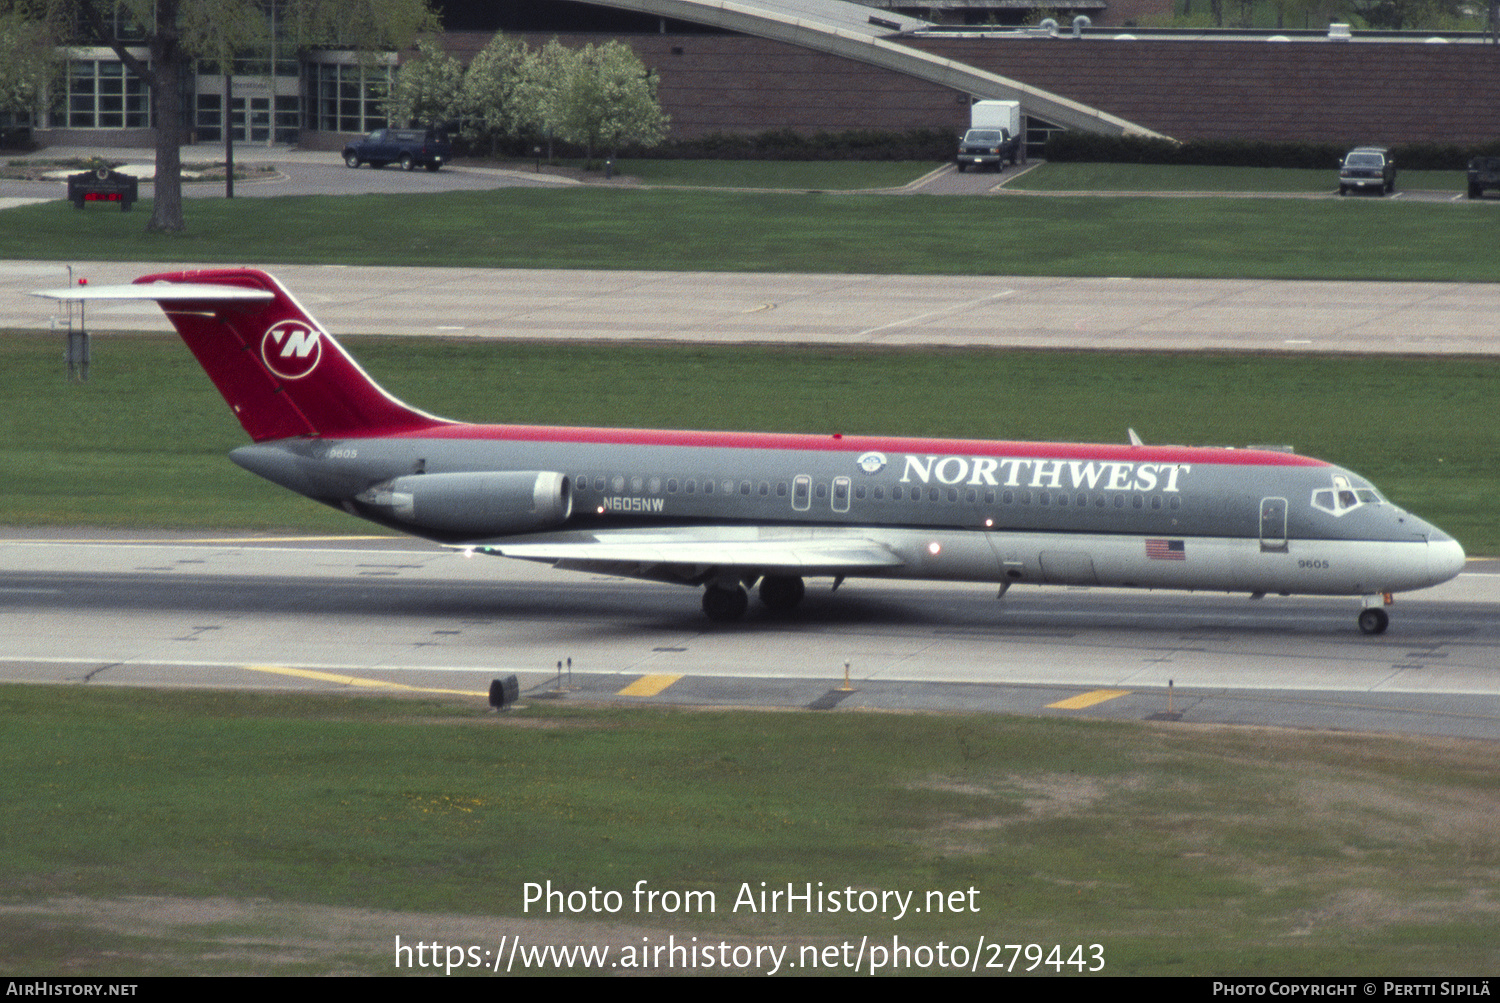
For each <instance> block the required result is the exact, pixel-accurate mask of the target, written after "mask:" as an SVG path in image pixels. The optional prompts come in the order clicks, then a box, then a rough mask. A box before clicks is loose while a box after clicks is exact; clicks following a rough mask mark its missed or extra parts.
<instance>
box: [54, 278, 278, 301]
mask: <svg viewBox="0 0 1500 1003" xmlns="http://www.w3.org/2000/svg"><path fill="white" fill-rule="evenodd" d="M31 295H33V296H45V297H46V298H47V299H54V300H69V301H79V300H83V301H87V300H154V301H155V302H157V303H171V302H174V301H182V300H192V301H193V302H196V303H216V302H229V301H240V302H245V301H249V302H260V303H268V302H270V301H271V300H273V299H275V298H276V294H275V293H273V292H271V291H270V290H269V289H246V288H244V287H243V286H221V285H210V284H209V283H207V282H153V283H151V284H150V285H129V286H72V287H70V288H67V289H38V290H37V291H36V292H34V293H32V294H31Z"/></svg>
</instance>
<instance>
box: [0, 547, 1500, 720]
mask: <svg viewBox="0 0 1500 1003" xmlns="http://www.w3.org/2000/svg"><path fill="white" fill-rule="evenodd" d="M827 585H828V583H827V582H822V583H818V582H814V583H810V588H809V593H808V599H807V601H806V602H805V604H804V606H803V607H802V608H801V609H800V610H799V611H798V613H797V615H795V616H793V617H789V618H777V617H772V616H770V615H768V614H767V613H765V612H764V611H763V610H761V609H760V608H759V607H758V606H757V607H753V608H752V612H751V614H750V615H749V616H748V617H747V618H746V620H745V621H743V622H742V623H739V624H735V625H732V626H718V625H712V624H710V623H709V622H708V621H707V620H705V619H704V617H703V615H702V613H701V612H700V611H699V609H698V599H699V593H698V590H696V589H689V588H675V587H672V586H666V585H658V584H653V583H646V582H636V581H631V580H623V579H617V578H607V577H603V576H596V575H584V574H576V573H569V572H559V571H555V570H553V569H552V568H550V567H546V566H541V565H533V564H528V563H526V562H516V561H506V560H501V559H494V558H486V557H475V558H465V557H464V556H462V555H461V554H460V553H457V552H454V551H450V550H445V549H443V548H439V547H434V546H430V545H427V544H423V543H421V542H418V541H411V540H405V539H396V538H388V537H375V538H360V537H336V538H306V537H293V538H266V537H238V536H190V535H187V534H129V533H99V532H86V533H79V532H67V531H56V532H47V533H39V532H36V531H29V530H10V531H7V532H6V533H5V534H4V535H3V536H0V679H4V680H6V681H20V682H52V683H72V684H78V685H91V686H110V685H145V686H171V687H176V686H190V687H223V688H265V689H276V690H310V691H320V692H329V691H335V692H338V691H343V692H351V691H352V692H380V693H408V694H417V695H421V694H423V693H430V694H440V695H444V696H445V698H446V697H451V698H454V699H467V700H475V701H483V700H484V699H485V694H486V691H487V689H488V686H489V683H490V680H492V679H494V678H499V677H503V676H506V675H510V674H512V673H513V674H515V675H516V676H517V677H518V679H519V681H520V683H521V685H522V687H523V693H524V696H523V699H525V700H538V699H561V700H573V701H579V700H587V701H609V702H620V703H624V702H638V703H647V704H682V705H693V706H705V705H712V706H754V707H768V706H770V707H805V708H810V709H819V710H832V709H835V708H837V709H839V710H858V709H865V710H913V709H932V710H969V711H986V712H1009V713H1023V714H1044V715H1065V716H1090V717H1098V718H1109V719H1117V720H1140V719H1144V718H1156V719H1159V720H1160V719H1163V716H1164V715H1166V718H1165V719H1168V720H1176V721H1180V722H1182V723H1186V724H1225V723H1231V724H1256V725H1275V726H1292V727H1307V728H1320V729H1343V730H1354V731H1389V732H1410V733H1422V734H1436V735H1451V736H1462V737H1479V738H1489V739H1495V738H1500V562H1497V561H1481V562H1472V563H1471V566H1470V568H1469V569H1468V570H1467V571H1466V573H1465V574H1463V575H1461V576H1460V577H1459V578H1458V579H1456V580H1455V581H1453V582H1450V583H1448V584H1445V585H1443V586H1440V587H1438V588H1436V589H1430V590H1427V591H1424V592H1417V593H1410V594H1406V595H1403V596H1400V597H1398V600H1397V604H1396V606H1395V607H1393V609H1392V624H1391V628H1390V631H1389V632H1388V633H1387V634H1384V635H1381V636H1379V637H1366V636H1364V635H1361V634H1360V633H1359V632H1358V630H1357V628H1356V627H1355V623H1354V618H1355V613H1356V611H1357V603H1356V602H1355V601H1353V600H1339V599H1309V598H1289V599H1288V598H1274V597H1272V598H1267V599H1264V600H1260V601H1251V600H1249V599H1248V598H1247V597H1245V596H1243V595H1228V596H1226V595H1220V594H1207V593H1199V594H1190V595H1182V594H1176V593H1149V592H1139V591H1128V590H1110V589H1066V588H1057V589H1045V588H1037V589H1025V588H1018V589H1012V590H1011V592H1010V593H1009V594H1008V595H1007V596H1006V597H1005V599H1004V600H1002V601H999V602H997V601H996V598H995V593H994V590H993V588H992V587H989V586H983V585H949V584H940V583H930V582H912V583H906V582H881V581H872V580H851V581H850V582H848V583H846V584H845V585H844V587H843V588H842V589H840V590H839V591H838V592H837V593H836V594H830V593H829V591H828V588H827ZM846 663H847V665H848V673H849V686H848V688H845V686H844V671H845V669H844V667H845V664H846ZM570 667H571V672H569V671H568V670H569V668H570ZM559 670H561V675H559ZM1173 715H1175V716H1173Z"/></svg>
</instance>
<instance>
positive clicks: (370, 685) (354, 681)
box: [241, 665, 489, 697]
mask: <svg viewBox="0 0 1500 1003" xmlns="http://www.w3.org/2000/svg"><path fill="white" fill-rule="evenodd" d="M241 668H245V669H249V670H250V671H251V672H269V673H271V674H273V675H278V676H296V677H297V678H299V679H315V680H317V681H318V682H322V683H339V684H340V685H343V686H357V687H364V688H366V689H382V690H401V691H402V692H405V693H443V694H447V695H449V696H463V697H487V696H489V693H488V692H487V691H481V690H443V689H434V688H432V687H429V686H408V685H406V684H405V683H391V682H386V681H385V680H383V679H363V678H361V677H359V676H344V675H336V674H334V673H332V672H314V671H313V670H312V669H292V668H287V667H286V666H282V665H244V666H241Z"/></svg>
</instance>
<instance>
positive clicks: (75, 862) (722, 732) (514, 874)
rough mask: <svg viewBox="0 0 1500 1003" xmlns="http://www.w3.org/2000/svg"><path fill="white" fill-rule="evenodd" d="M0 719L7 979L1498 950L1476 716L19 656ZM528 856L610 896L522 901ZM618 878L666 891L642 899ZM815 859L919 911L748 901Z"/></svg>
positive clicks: (1338, 959)
mask: <svg viewBox="0 0 1500 1003" xmlns="http://www.w3.org/2000/svg"><path fill="white" fill-rule="evenodd" d="M0 720H3V721H4V722H5V726H6V737H7V741H6V742H4V743H3V744H0V789H3V791H4V797H3V798H0V830H3V831H4V832H5V833H6V838H5V839H4V840H3V841H0V886H3V887H4V889H5V894H4V896H3V900H0V937H3V939H4V944H5V948H4V951H3V954H4V957H5V959H6V962H7V965H6V967H7V968H8V969H9V970H10V971H13V972H17V973H21V972H24V973H25V974H27V975H31V976H35V975H62V974H79V973H90V974H92V973H104V972H107V973H108V974H110V975H114V976H133V975H144V974H167V975H177V974H193V975H205V974H230V973H259V974H324V973H327V974H365V975H381V974H394V962H395V952H394V946H395V941H394V938H395V937H396V936H400V937H401V938H402V941H403V942H404V943H406V944H408V945H411V944H413V943H414V942H417V941H422V942H426V943H434V942H436V943H440V944H444V945H448V944H474V945H477V946H478V948H479V950H480V951H481V952H492V953H493V952H495V951H496V950H497V949H502V948H503V947H504V942H503V941H502V940H501V938H502V937H513V936H516V935H521V936H523V937H524V938H525V939H526V943H527V944H528V945H530V946H541V945H544V944H554V945H562V946H571V945H574V944H581V943H584V944H593V945H600V946H609V947H610V948H611V951H612V954H611V956H610V957H611V958H612V959H614V960H616V961H617V962H622V963H624V964H626V965H629V964H630V961H629V960H628V959H629V956H628V955H627V953H626V952H627V951H629V950H632V949H633V950H636V951H639V949H640V948H641V947H642V946H646V945H649V944H660V943H664V942H665V941H666V938H667V937H668V936H675V937H676V938H677V939H678V943H686V944H691V943H693V941H692V940H691V938H692V937H698V938H699V941H698V943H702V944H718V943H720V942H721V941H722V942H727V943H729V944H747V943H748V944H760V945H769V946H771V947H776V948H788V949H789V953H788V956H787V957H788V959H789V960H790V962H791V964H792V965H794V966H795V967H794V968H790V969H788V968H787V967H784V968H783V971H787V970H791V971H798V970H805V969H806V968H808V967H810V965H811V962H812V960H813V958H814V957H817V958H820V959H821V958H822V957H823V956H822V955H821V953H820V952H819V951H818V949H819V948H823V947H827V946H830V945H834V946H837V945H842V944H844V943H850V944H853V945H855V946H858V945H859V944H860V942H861V938H865V937H868V938H869V941H868V943H869V945H870V946H872V947H880V946H884V947H889V946H891V945H892V944H893V943H894V942H895V940H896V939H897V938H899V940H900V942H901V943H903V944H905V945H906V946H907V948H908V950H914V949H916V948H918V947H923V946H925V947H927V948H928V949H929V951H932V952H933V955H934V956H935V948H936V945H937V943H938V942H939V941H942V942H944V943H945V944H946V945H948V948H947V949H948V951H950V952H954V951H957V950H958V949H959V948H960V946H961V947H962V949H963V950H964V951H966V952H968V953H967V954H966V955H965V959H966V960H965V962H964V963H963V964H964V967H966V966H967V964H968V963H972V962H973V961H976V960H977V962H978V964H979V965H980V967H981V969H983V968H984V966H986V965H989V964H992V963H995V962H1001V963H1009V961H1010V959H1011V958H1012V957H1014V956H1016V955H1019V958H1020V964H1019V966H1018V967H1019V968H1020V969H1021V970H1025V969H1026V968H1027V967H1031V968H1032V969H1033V970H1035V971H1038V972H1041V973H1046V974H1057V973H1058V972H1059V970H1060V971H1061V972H1063V973H1067V974H1074V975H1076V974H1077V969H1078V968H1084V969H1085V970H1087V969H1089V968H1095V967H1096V966H1097V965H1099V964H1101V963H1102V966H1103V967H1102V971H1103V974H1105V975H1127V974H1156V975H1189V974H1191V975H1210V974H1212V975H1239V974H1256V973H1260V974H1275V975H1279V976H1292V975H1311V974H1342V975H1352V974H1357V973H1363V974H1367V975H1387V974H1389V975H1412V974H1421V973H1425V974H1443V975H1462V974H1474V975H1487V974H1490V973H1492V972H1494V971H1495V970H1496V968H1497V966H1500V953H1497V947H1496V941H1495V938H1494V917H1493V913H1492V910H1491V905H1490V904H1491V903H1492V902H1493V900H1494V898H1495V895H1496V893H1497V890H1500V889H1497V883H1496V871H1495V862H1496V860H1497V859H1500V836H1497V831H1496V828H1495V826H1494V824H1493V820H1494V818H1495V815H1496V812H1497V811H1500V788H1497V785H1496V781H1495V773H1494V770H1493V769H1492V765H1493V756H1492V752H1493V749H1492V747H1491V746H1490V745H1488V744H1486V743H1480V742H1462V741H1457V740H1435V739H1407V738H1400V737H1391V736H1359V735H1339V734H1313V733H1303V732H1293V731H1287V732H1274V731H1270V730H1264V729H1254V730H1237V729H1229V728H1195V727H1190V726H1153V725H1147V724H1135V725H1119V724H1106V723H1098V722H1086V721H1074V720H1063V719H1041V720H1038V719H1010V718H1006V717H1002V716H985V717H973V716H964V715H896V714H851V713H817V714H815V713H807V712H801V713H753V712H737V713H724V712H672V711H667V712H661V711H656V710H652V709H646V708H621V709H582V708H576V707H568V706H566V705H557V704H546V703H543V704H539V705H537V706H533V707H531V708H529V709H522V710H520V711H516V712H512V713H510V714H507V715H505V716H503V717H500V716H496V715H491V714H488V713H485V711H484V709H483V708H482V707H477V706H474V705H472V704H468V705H462V704H457V703H446V704H445V703H437V702H428V701H419V700H412V701H395V700H387V699H381V698H372V697H359V698H344V697H300V696H266V695H255V694H224V693H201V692H200V693H191V692H149V691H133V690H122V689H116V688H83V687H77V688H60V687H37V686H7V687H0ZM548 881H550V882H552V885H553V887H554V888H555V889H558V890H561V891H564V892H572V891H579V892H583V893H585V896H584V898H586V897H587V896H586V893H587V892H588V890H589V889H598V891H599V893H600V896H602V895H603V894H604V893H606V892H610V891H617V892H619V893H620V894H621V904H620V906H619V908H618V911H617V912H614V913H605V912H604V911H603V902H604V901H605V900H604V899H603V898H602V897H601V898H598V899H596V901H597V902H599V903H600V905H599V906H596V907H586V908H585V909H584V911H583V912H581V913H579V912H563V911H562V909H561V908H554V909H553V911H552V912H551V913H550V914H548V913H547V912H545V911H544V907H543V906H542V905H533V906H531V908H530V909H527V907H526V906H525V904H524V896H525V892H526V885H527V883H536V884H538V885H543V887H545V882H548ZM638 882H644V883H645V884H644V887H645V888H647V889H650V890H656V891H658V892H666V891H674V892H677V893H686V892H693V893H696V896H697V897H695V899H694V900H693V902H694V903H695V906H696V908H693V909H691V910H689V909H679V910H678V911H677V912H675V913H674V912H670V911H667V910H665V909H662V908H660V907H659V906H658V907H657V908H654V909H652V908H646V907H645V903H644V902H643V903H642V908H640V909H637V908H636V905H635V900H634V896H633V890H634V889H635V888H636V887H637V883H638ZM762 882H765V884H764V886H763V885H762V884H761V883H762ZM820 882H821V888H822V889H823V890H826V891H829V892H833V891H835V890H836V891H840V892H841V891H843V890H844V889H846V888H848V889H854V890H856V891H859V890H869V889H875V890H886V891H894V892H898V893H901V894H914V898H913V899H912V900H911V901H912V903H913V904H915V905H917V906H918V907H919V908H920V910H921V911H913V910H908V912H907V913H906V914H905V915H904V916H902V917H901V918H900V919H896V918H894V917H895V905H894V903H892V904H891V912H889V913H879V912H877V913H869V914H865V913H851V912H849V911H841V912H838V913H833V912H822V913H816V912H814V913H813V914H811V915H808V914H807V913H806V912H790V913H789V912H787V911H785V910H778V911H777V912H775V913H770V912H761V911H759V909H756V910H754V911H752V910H750V909H748V908H746V907H745V906H744V905H743V902H744V899H743V898H742V895H743V894H744V892H745V889H746V888H748V889H749V891H750V893H752V894H758V893H759V892H760V891H761V889H762V888H763V887H764V888H766V889H778V888H780V889H785V888H786V887H787V885H788V883H791V884H792V885H793V886H794V887H796V888H797V889H798V890H799V891H800V890H803V889H806V888H807V887H808V886H809V885H811V886H812V888H813V890H815V891H816V890H818V889H819V887H820V886H819V883H820ZM929 892H937V893H939V897H940V898H941V899H942V901H943V902H944V903H945V905H949V904H953V903H958V904H959V905H960V906H961V907H960V908H958V909H957V910H956V911H948V910H947V909H946V908H945V910H944V911H942V912H938V911H937V910H936V909H935V908H934V907H933V903H934V902H935V901H936V900H934V899H930V898H929V897H928V893H929ZM953 893H958V896H957V898H956V899H954V898H950V897H949V896H951V895H952V894H953ZM710 895H711V896H712V899H710V898H709V896H710ZM575 901H578V900H575ZM737 903H740V905H739V908H736V904H737ZM710 906H711V908H710ZM596 909H597V911H595V910H596ZM476 920H477V922H476ZM981 937H982V938H984V940H983V942H984V943H990V942H992V941H993V942H997V943H998V944H1006V943H1019V944H1038V945H1042V946H1041V949H1040V950H1039V951H1036V952H1032V953H1034V955H1035V956H1034V957H1028V956H1027V953H1023V952H1021V951H1017V952H1011V951H1004V953H1003V954H1002V953H999V952H997V951H995V950H994V949H990V950H983V949H981V948H979V947H978V945H979V944H980V943H981ZM1096 944H1097V945H1099V948H1098V950H1097V951H1096V950H1095V949H1094V948H1093V946H1092V945H1096ZM1053 945H1060V947H1061V950H1060V951H1059V952H1058V953H1057V954H1055V955H1052V956H1053V957H1054V958H1055V962H1056V963H1054V964H1048V963H1047V960H1046V956H1047V955H1050V954H1051V953H1052V952H1051V948H1052V946H1053ZM1075 947H1081V948H1082V950H1079V951H1076V952H1075V950H1074V949H1075ZM804 948H807V951H806V952H804V951H803V949H804ZM841 953H842V952H838V951H835V954H841ZM853 954H854V952H853V950H851V951H850V956H851V957H852V956H853ZM976 955H978V956H977V958H976ZM445 957H451V956H450V955H446V954H445ZM864 957H865V958H866V965H867V966H868V964H869V962H870V961H871V960H873V958H874V955H872V954H870V953H869V951H868V950H867V951H866V952H865V955H864ZM911 957H914V958H917V959H920V957H921V955H912V956H911ZM950 957H951V956H950ZM1070 958H1076V965H1074V964H1070V963H1069V959H1070ZM473 960H477V961H479V962H480V963H488V960H487V958H486V957H485V955H484V954H483V953H481V954H479V955H468V954H466V953H463V952H460V953H459V955H458V961H459V964H460V965H467V964H470V963H472V961H473ZM951 963H952V961H951V960H950V962H949V964H951ZM919 965H920V961H915V962H914V961H910V960H909V961H908V962H907V964H906V965H905V966H902V967H899V968H897V969H895V970H900V971H904V972H908V973H917V972H919V971H922V970H923V969H922V968H921V967H919ZM679 967H682V966H679ZM572 970H574V971H580V970H581V969H580V967H579V966H577V965H575V966H573V969H572ZM820 970H821V969H820ZM833 970H834V971H840V972H842V973H849V974H853V972H852V971H850V970H849V969H847V968H834V969H833ZM925 970H926V971H927V972H929V973H936V972H938V971H941V969H939V968H938V967H937V966H936V965H935V964H934V962H933V961H932V960H931V959H930V960H929V961H928V965H927V967H926V969H925ZM460 971H462V969H460ZM861 971H863V969H862V970H861ZM704 973H705V972H703V971H702V970H701V969H700V970H699V971H698V972H697V974H704ZM993 974H998V973H997V972H993Z"/></svg>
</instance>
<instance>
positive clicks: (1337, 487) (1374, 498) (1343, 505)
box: [1312, 477, 1385, 515]
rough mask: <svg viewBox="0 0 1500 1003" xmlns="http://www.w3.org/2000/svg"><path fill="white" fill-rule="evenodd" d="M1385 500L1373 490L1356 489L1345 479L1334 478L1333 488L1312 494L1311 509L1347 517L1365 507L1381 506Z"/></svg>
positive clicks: (1319, 489) (1322, 489) (1318, 490)
mask: <svg viewBox="0 0 1500 1003" xmlns="http://www.w3.org/2000/svg"><path fill="white" fill-rule="evenodd" d="M1384 502H1385V499H1384V498H1382V497H1380V492H1378V491H1376V490H1375V489H1374V488H1356V487H1353V486H1352V485H1350V483H1349V479H1348V478H1347V477H1334V479H1333V487H1331V488H1318V489H1317V490H1316V491H1314V492H1313V493H1312V507H1313V508H1316V509H1321V510H1323V511H1324V512H1327V513H1329V514H1331V515H1347V514H1348V513H1350V512H1353V511H1354V510H1355V509H1357V508H1361V507H1363V506H1365V505H1381V504H1384Z"/></svg>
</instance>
